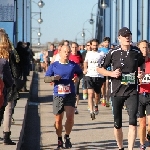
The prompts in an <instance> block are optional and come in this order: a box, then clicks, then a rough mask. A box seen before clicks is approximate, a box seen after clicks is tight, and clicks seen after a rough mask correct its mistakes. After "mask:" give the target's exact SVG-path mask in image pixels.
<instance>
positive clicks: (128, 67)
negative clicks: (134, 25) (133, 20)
mask: <svg viewBox="0 0 150 150" xmlns="http://www.w3.org/2000/svg"><path fill="white" fill-rule="evenodd" d="M131 39H132V33H131V31H130V30H129V29H128V28H126V27H123V28H122V29H120V30H119V33H118V40H119V42H120V46H119V47H118V48H116V49H112V50H110V51H109V53H108V54H107V55H106V58H105V60H104V62H103V64H102V67H101V68H98V69H97V71H98V72H99V73H101V74H102V75H104V76H110V77H111V81H112V82H111V89H112V91H111V99H112V104H113V115H114V135H115V137H116V141H117V145H118V147H119V150H124V148H123V132H122V106H123V104H124V102H125V103H126V106H127V109H128V115H129V132H128V149H129V150H133V147H134V143H135V139H136V135H137V112H138V100H137V99H138V92H137V91H138V90H137V80H138V78H137V76H138V77H139V78H142V76H143V73H142V72H139V74H138V66H141V65H142V64H143V63H144V58H143V56H142V53H141V52H140V51H139V49H138V48H137V47H133V46H130V42H131ZM111 65H112V68H113V71H108V70H106V69H107V67H110V66H111Z"/></svg>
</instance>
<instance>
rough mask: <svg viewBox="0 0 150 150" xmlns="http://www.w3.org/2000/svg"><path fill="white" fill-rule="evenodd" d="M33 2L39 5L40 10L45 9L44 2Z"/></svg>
mask: <svg viewBox="0 0 150 150" xmlns="http://www.w3.org/2000/svg"><path fill="white" fill-rule="evenodd" d="M31 1H32V0H31ZM32 2H33V3H35V4H37V5H38V6H39V8H43V6H44V5H45V3H44V2H43V1H42V0H40V1H39V2H38V3H37V2H35V1H32Z"/></svg>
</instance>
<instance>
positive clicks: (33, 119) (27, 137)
mask: <svg viewBox="0 0 150 150" xmlns="http://www.w3.org/2000/svg"><path fill="white" fill-rule="evenodd" d="M37 79H38V74H37V73H35V72H34V74H33V80H32V82H33V83H32V88H31V91H30V98H29V103H30V102H32V103H30V105H28V110H27V116H26V120H25V129H24V136H23V142H22V146H21V150H40V134H41V133H40V117H39V114H38V105H35V103H39V101H38V80H37Z"/></svg>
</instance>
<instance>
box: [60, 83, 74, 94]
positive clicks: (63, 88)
mask: <svg viewBox="0 0 150 150" xmlns="http://www.w3.org/2000/svg"><path fill="white" fill-rule="evenodd" d="M69 93H71V90H70V84H68V85H63V84H59V85H58V94H69Z"/></svg>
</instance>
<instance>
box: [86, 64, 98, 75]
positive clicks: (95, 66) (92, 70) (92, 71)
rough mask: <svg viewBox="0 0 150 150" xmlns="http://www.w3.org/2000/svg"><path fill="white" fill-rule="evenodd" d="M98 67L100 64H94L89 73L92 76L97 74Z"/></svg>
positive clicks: (89, 67) (89, 68)
mask: <svg viewBox="0 0 150 150" xmlns="http://www.w3.org/2000/svg"><path fill="white" fill-rule="evenodd" d="M97 67H98V63H94V64H92V65H90V66H88V72H89V73H90V74H95V73H97V71H96V69H97Z"/></svg>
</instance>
